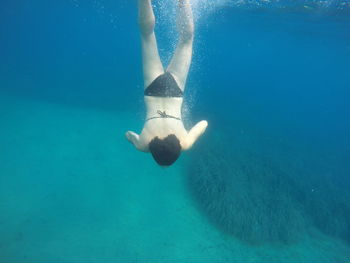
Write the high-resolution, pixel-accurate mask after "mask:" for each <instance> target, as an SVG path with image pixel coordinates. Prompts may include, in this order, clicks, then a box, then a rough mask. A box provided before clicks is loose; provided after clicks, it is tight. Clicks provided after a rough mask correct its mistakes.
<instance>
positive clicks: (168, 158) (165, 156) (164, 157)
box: [149, 134, 181, 166]
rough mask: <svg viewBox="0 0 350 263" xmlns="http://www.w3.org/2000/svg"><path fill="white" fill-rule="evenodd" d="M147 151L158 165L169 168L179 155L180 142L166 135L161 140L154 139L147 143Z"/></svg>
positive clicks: (172, 135)
mask: <svg viewBox="0 0 350 263" xmlns="http://www.w3.org/2000/svg"><path fill="white" fill-rule="evenodd" d="M149 151H150V152H151V153H152V156H153V159H154V160H155V161H156V162H157V163H158V164H159V165H162V166H170V165H172V164H173V163H174V162H175V161H176V160H177V159H178V158H179V156H180V154H181V145H180V141H179V139H178V138H177V137H176V136H175V135H174V134H170V135H168V136H167V137H166V138H164V139H163V140H161V139H159V138H158V137H155V138H154V139H153V140H152V141H151V142H150V143H149Z"/></svg>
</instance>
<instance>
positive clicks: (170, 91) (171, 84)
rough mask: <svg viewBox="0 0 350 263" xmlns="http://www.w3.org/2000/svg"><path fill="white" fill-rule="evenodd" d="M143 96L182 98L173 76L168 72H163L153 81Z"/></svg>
mask: <svg viewBox="0 0 350 263" xmlns="http://www.w3.org/2000/svg"><path fill="white" fill-rule="evenodd" d="M145 96H154V97H183V92H182V90H181V89H180V88H179V85H178V84H177V82H176V80H175V79H174V77H173V75H171V73H169V72H165V73H164V74H162V75H160V76H159V77H157V78H156V79H155V80H153V82H152V83H151V84H150V85H149V86H148V87H147V88H146V89H145Z"/></svg>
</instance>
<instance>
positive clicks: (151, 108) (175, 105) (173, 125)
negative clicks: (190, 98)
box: [140, 96, 187, 150]
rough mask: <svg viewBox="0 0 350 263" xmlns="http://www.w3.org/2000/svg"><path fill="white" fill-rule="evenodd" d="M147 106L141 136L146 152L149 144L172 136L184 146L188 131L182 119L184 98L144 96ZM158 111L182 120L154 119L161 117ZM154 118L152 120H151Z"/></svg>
mask: <svg viewBox="0 0 350 263" xmlns="http://www.w3.org/2000/svg"><path fill="white" fill-rule="evenodd" d="M144 99H145V104H146V111H147V113H146V120H147V121H146V122H145V125H144V127H143V130H142V132H141V135H140V139H141V141H142V144H143V146H144V148H145V150H148V144H149V142H150V141H151V140H152V139H153V138H155V137H157V136H158V138H159V139H164V138H165V137H167V136H168V135H170V134H175V135H176V137H177V138H178V139H179V140H180V144H181V145H182V146H183V143H184V141H185V140H186V136H187V131H186V129H185V127H184V125H183V122H182V118H181V108H182V102H183V98H182V97H174V98H171V97H170V98H169V97H167V98H166V97H154V96H144ZM158 111H162V112H166V114H167V115H170V116H173V117H176V118H180V120H178V119H175V118H153V117H160V115H159V113H158ZM150 118H152V119H150Z"/></svg>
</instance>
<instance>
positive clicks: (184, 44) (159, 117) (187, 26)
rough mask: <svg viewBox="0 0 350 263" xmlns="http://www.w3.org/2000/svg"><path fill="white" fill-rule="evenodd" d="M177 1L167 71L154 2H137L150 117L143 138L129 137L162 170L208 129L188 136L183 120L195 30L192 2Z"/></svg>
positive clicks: (200, 126) (129, 134)
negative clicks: (158, 39) (175, 28)
mask: <svg viewBox="0 0 350 263" xmlns="http://www.w3.org/2000/svg"><path fill="white" fill-rule="evenodd" d="M177 1H178V19H177V20H178V21H177V22H178V30H179V43H178V45H177V48H176V50H175V54H174V56H173V58H172V60H171V62H170V64H169V66H168V68H167V69H166V70H164V68H163V65H162V62H161V61H160V57H159V54H158V48H157V42H156V36H155V33H154V26H155V17H154V13H153V9H152V4H151V0H139V1H138V6H139V24H140V30H141V43H142V60H143V75H144V95H145V96H144V98H145V103H146V109H147V117H146V122H145V124H144V128H143V130H142V132H141V134H140V135H138V134H136V133H134V132H132V131H128V132H127V133H126V137H127V139H128V140H129V141H130V142H131V143H133V144H134V146H135V147H136V148H137V149H138V150H140V151H144V152H151V153H152V156H153V158H154V160H155V161H156V162H157V163H158V164H159V165H161V166H169V165H171V164H173V163H174V162H175V161H176V160H177V159H178V157H179V156H180V154H181V151H184V150H188V149H189V148H191V147H192V145H193V143H194V142H195V141H196V140H197V139H198V137H199V136H200V135H202V134H203V133H204V131H205V130H206V128H207V125H208V123H207V122H206V121H201V122H199V123H197V124H196V125H195V126H194V127H193V128H192V129H191V130H190V131H189V132H187V131H186V129H185V127H184V125H183V122H182V119H181V107H182V102H183V93H184V90H185V84H186V78H187V74H188V70H189V67H190V64H191V58H192V45H193V31H194V26H193V16H192V10H191V5H190V1H189V0H177Z"/></svg>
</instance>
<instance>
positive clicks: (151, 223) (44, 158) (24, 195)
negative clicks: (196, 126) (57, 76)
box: [0, 95, 350, 263]
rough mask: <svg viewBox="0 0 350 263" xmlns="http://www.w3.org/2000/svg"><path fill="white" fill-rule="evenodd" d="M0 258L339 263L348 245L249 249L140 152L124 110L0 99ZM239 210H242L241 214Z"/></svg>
mask: <svg viewBox="0 0 350 263" xmlns="http://www.w3.org/2000/svg"><path fill="white" fill-rule="evenodd" d="M0 123H1V129H0V135H1V136H0V262H3V263H17V262H26V263H31V262H35V263H41V262H43V263H44V262H45V263H47V262H52V263H55V262H69V263H70V262H72V263H75V262H84V263H87V262H96V263H97V262H99V263H100V262H104V263H108V262H143V263H147V262H149V263H156V262H161V263H167V262H198V263H205V262H210V263H216V262H268V263H272V262H298V263H299V262H318V263H321V262H329V263H333V262H340V263H346V262H349V260H350V251H349V247H347V246H346V245H345V244H343V243H342V242H341V241H339V240H337V239H331V238H330V237H326V236H323V235H321V234H317V235H315V236H314V237H309V236H305V238H304V239H303V240H301V241H300V242H297V243H293V244H290V245H281V246H277V245H260V246H254V245H249V244H246V243H244V242H241V241H240V240H238V239H236V238H234V237H233V236H229V235H226V234H224V233H222V232H220V231H219V230H218V229H216V227H215V226H213V225H212V224H211V223H210V222H209V221H208V220H207V218H206V217H205V216H204V215H203V214H202V213H200V211H198V209H197V207H196V205H195V204H194V202H193V199H192V197H191V195H190V193H189V192H188V189H187V187H186V171H187V170H186V167H187V162H188V158H187V155H184V156H183V157H182V158H181V160H180V161H179V162H178V163H177V164H176V165H174V166H173V167H171V168H167V169H163V168H160V167H158V166H157V165H155V163H154V162H153V161H152V159H151V157H150V156H149V155H147V154H144V153H140V152H137V151H136V150H134V149H133V147H132V146H131V145H130V144H129V143H128V142H127V141H126V140H125V138H124V133H125V131H126V130H129V129H132V130H136V131H138V130H139V129H140V128H141V123H140V120H139V119H138V117H137V116H136V115H135V114H132V113H130V112H127V111H125V112H112V111H102V110H101V111H98V110H96V109H87V108H74V107H70V106H67V105H60V104H51V103H47V102H44V101H35V100H31V99H27V98H18V97H13V96H8V95H2V96H0ZM238 213H239V211H238Z"/></svg>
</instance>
